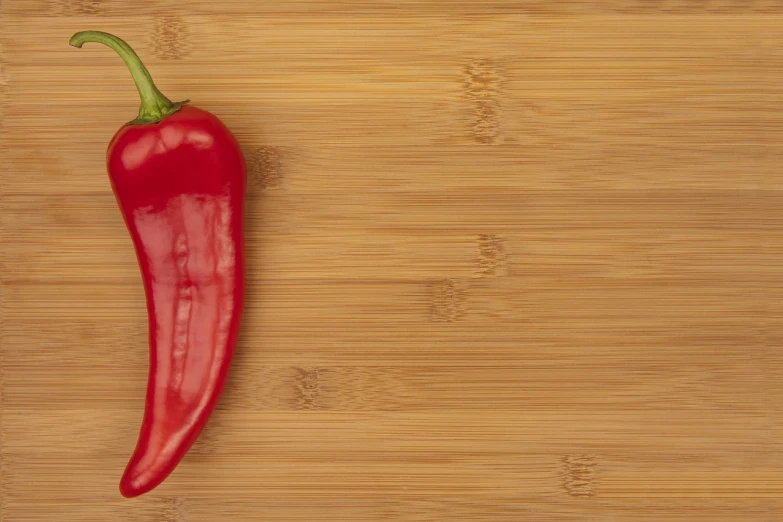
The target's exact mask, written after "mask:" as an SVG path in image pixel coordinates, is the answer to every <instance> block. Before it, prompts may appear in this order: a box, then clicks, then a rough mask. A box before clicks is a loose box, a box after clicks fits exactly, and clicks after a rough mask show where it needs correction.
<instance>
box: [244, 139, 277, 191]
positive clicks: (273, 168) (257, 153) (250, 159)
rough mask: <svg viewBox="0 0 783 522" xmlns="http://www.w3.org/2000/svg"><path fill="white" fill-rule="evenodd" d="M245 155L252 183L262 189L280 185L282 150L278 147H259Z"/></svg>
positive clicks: (249, 178)
mask: <svg viewBox="0 0 783 522" xmlns="http://www.w3.org/2000/svg"><path fill="white" fill-rule="evenodd" d="M245 156H246V159H247V174H248V180H249V181H250V184H251V185H253V186H255V187H259V188H261V189H269V188H277V187H279V186H280V183H281V176H280V151H279V150H278V148H277V147H257V148H255V149H253V150H251V151H250V152H248V153H247V154H246V155H245Z"/></svg>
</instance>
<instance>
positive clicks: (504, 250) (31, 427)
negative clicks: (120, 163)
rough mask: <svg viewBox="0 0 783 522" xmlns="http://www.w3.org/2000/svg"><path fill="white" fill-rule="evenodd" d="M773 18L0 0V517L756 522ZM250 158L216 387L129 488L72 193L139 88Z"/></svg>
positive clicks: (773, 451)
mask: <svg viewBox="0 0 783 522" xmlns="http://www.w3.org/2000/svg"><path fill="white" fill-rule="evenodd" d="M781 26H783V2H779V1H776V0H753V1H742V2H741V1H735V0H698V1H685V0H655V1H646V0H644V1H642V0H638V1H637V0H631V1H616V0H594V1H578V0H571V1H569V0H559V1H556V2H550V1H544V0H534V1H529V2H517V1H511V0H491V1H488V2H479V1H474V0H460V1H451V2H441V1H434V0H395V1H393V2H392V1H390V0H380V1H377V2H370V3H368V2H366V1H365V0H362V1H359V0H341V1H320V2H317V1H315V0H290V1H287V2H280V1H266V2H252V1H237V0H234V1H229V2H214V1H206V0H196V1H194V2H188V3H186V4H183V3H182V2H175V1H173V0H143V1H141V2H139V3H131V2H109V1H102V0H86V1H78V0H44V1H39V0H4V1H3V2H2V3H1V4H0V140H2V143H1V144H0V176H2V180H0V181H1V182H0V195H1V196H2V200H1V201H2V213H1V214H0V218H1V219H2V221H0V233H1V234H2V251H0V256H2V257H0V263H1V266H2V286H0V292H2V294H0V298H1V299H2V331H1V333H2V345H1V346H0V357H1V358H2V359H1V360H0V386H1V388H0V389H1V391H2V393H1V394H0V401H1V402H0V519H1V520H3V521H4V522H5V521H9V522H17V521H43V520H79V521H101V522H107V521H112V520H117V521H125V522H145V521H155V522H199V521H210V522H212V521H217V520H227V521H228V520H230V521H243V520H248V521H250V520H280V521H284V520H286V521H293V520H301V521H311V520H335V521H337V520H339V521H370V520H405V521H442V520H453V521H493V522H494V521H514V522H517V521H528V520H529V521H537V522H538V521H542V522H546V521H558V522H560V521H565V522H584V521H588V520H600V521H607V522H608V521H613V522H619V521H627V520H640V521H643V522H644V521H649V522H652V521H656V522H657V521H660V520H666V521H675V522H676V521H683V522H684V521H688V522H699V521H708V520H709V521H726V522H728V521H731V522H736V521H738V520H742V521H743V522H771V521H774V520H780V519H783V502H781V500H780V498H781V495H783V457H781V455H782V454H783V453H782V452H781V450H783V445H782V444H781V440H783V425H782V423H783V409H781V403H782V402H783V357H781V355H780V351H779V347H780V345H781V341H783V328H781V325H782V323H781V320H782V319H783V305H782V304H781V303H783V299H781V298H783V277H782V276H783V266H781V262H780V261H779V260H780V258H781V254H782V253H783V248H782V247H781V246H779V245H781V244H783V242H782V241H781V239H783V219H781V214H780V208H781V204H783V181H781V180H783V178H781V177H780V175H779V172H780V165H781V159H783V141H782V140H781V139H780V136H781V131H783V112H782V111H781V110H780V104H781V100H783V87H781V86H783V33H781V32H780V27H781ZM84 29H101V30H106V31H110V32H114V33H116V34H119V35H121V36H122V37H123V38H125V39H127V40H128V41H129V42H130V43H131V45H133V46H134V47H135V48H136V49H137V50H138V52H139V53H140V54H141V55H142V57H143V59H144V60H145V62H146V63H147V65H148V66H149V68H150V70H151V72H152V74H153V76H154V77H155V78H156V80H157V83H158V85H159V87H160V88H161V90H163V92H165V93H167V94H168V95H169V96H170V97H172V98H176V99H181V98H190V99H191V100H193V103H194V104H196V105H199V106H201V107H204V108H206V109H209V110H212V111H214V112H215V113H216V114H218V115H219V116H220V117H221V118H222V119H224V120H225V121H226V122H227V124H228V125H229V126H230V127H231V128H232V129H233V130H234V131H235V133H236V134H237V137H238V138H239V140H240V141H241V143H242V146H243V147H244V149H245V152H246V156H247V158H248V166H249V176H250V183H249V193H248V199H247V202H248V216H247V221H246V229H247V239H248V253H247V256H248V303H247V311H246V315H245V319H244V322H243V329H242V335H241V340H240V344H239V350H238V354H237V358H236V362H235V364H234V367H233V369H232V374H231V380H230V382H229V384H228V387H227V389H226V392H225V395H224V397H223V398H222V399H221V402H220V405H219V407H218V410H217V411H216V413H215V416H214V418H213V419H212V420H211V422H210V424H209V425H208V427H207V429H206V430H205V432H204V434H203V436H202V437H201V438H200V439H199V441H198V442H197V444H196V445H195V446H194V448H193V450H192V452H191V453H190V454H189V455H188V456H187V458H186V459H185V460H184V461H183V462H182V464H181V465H180V467H179V468H178V469H177V470H176V472H175V473H174V474H173V475H172V476H171V477H170V478H169V480H167V481H166V482H165V483H164V484H163V485H162V486H161V487H160V488H158V489H157V490H155V491H154V492H152V493H150V494H149V495H146V496H144V497H141V498H139V499H134V500H131V501H128V500H124V499H122V498H121V497H120V496H119V492H118V490H117V482H118V480H119V476H120V474H121V472H122V469H123V467H124V465H125V463H126V461H127V458H128V456H129V455H130V452H131V450H132V446H133V444H134V442H135V438H136V435H137V430H138V426H139V422H140V420H141V414H142V411H141V408H142V405H143V393H144V384H145V382H144V380H145V376H146V371H147V346H146V323H145V317H146V316H145V310H144V303H143V291H142V288H141V285H140V282H139V276H138V268H137V267H136V263H135V258H134V255H133V251H132V247H131V244H130V241H129V239H128V237H127V233H126V231H125V229H124V227H123V224H122V220H121V218H120V216H119V213H118V211H117V208H116V203H115V201H114V198H113V196H112V194H111V191H110V188H109V185H108V181H107V177H106V172H105V164H104V161H105V148H106V145H107V142H108V140H109V138H110V137H111V135H112V134H113V133H114V131H115V130H116V129H117V128H118V126H119V125H121V124H122V123H124V122H125V121H127V120H129V119H131V118H132V117H133V116H134V114H135V111H136V107H137V101H136V94H135V91H134V89H133V85H132V83H131V81H130V78H129V75H128V74H127V71H126V70H125V69H124V67H123V65H122V63H121V61H120V60H119V59H118V58H117V57H116V56H115V55H113V54H112V53H111V52H110V51H108V50H107V49H105V48H101V47H99V46H97V45H92V46H89V45H87V46H85V47H84V48H83V49H81V50H76V49H73V48H70V47H69V46H68V45H67V41H68V38H69V37H70V35H71V34H73V33H74V32H76V31H78V30H84Z"/></svg>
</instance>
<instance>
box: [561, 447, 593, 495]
mask: <svg viewBox="0 0 783 522" xmlns="http://www.w3.org/2000/svg"><path fill="white" fill-rule="evenodd" d="M594 478H595V456H594V455H566V456H565V457H564V458H563V488H564V489H565V490H566V493H568V494H569V495H571V496H572V497H592V496H593V481H594Z"/></svg>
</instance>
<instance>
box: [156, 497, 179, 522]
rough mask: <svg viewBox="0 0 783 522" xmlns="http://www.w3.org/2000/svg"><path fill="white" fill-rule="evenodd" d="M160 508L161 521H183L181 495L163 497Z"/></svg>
mask: <svg viewBox="0 0 783 522" xmlns="http://www.w3.org/2000/svg"><path fill="white" fill-rule="evenodd" d="M162 500H163V506H162V508H161V510H160V515H161V517H160V520H161V522H184V520H185V499H184V498H182V497H164V498H163V499H162Z"/></svg>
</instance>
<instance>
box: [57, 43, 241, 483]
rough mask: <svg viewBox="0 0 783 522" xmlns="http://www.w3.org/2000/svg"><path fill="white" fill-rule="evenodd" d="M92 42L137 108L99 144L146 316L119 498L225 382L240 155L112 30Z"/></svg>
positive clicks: (237, 286)
mask: <svg viewBox="0 0 783 522" xmlns="http://www.w3.org/2000/svg"><path fill="white" fill-rule="evenodd" d="M85 42H98V43H102V44H104V45H107V46H108V47H110V48H112V49H114V51H116V52H117V53H118V54H119V55H120V57H122V59H123V60H124V61H125V63H126V65H127V66H128V68H129V69H130V72H131V75H132V76H133V80H134V82H135V83H136V88H137V89H138V91H139V95H140V96H141V107H140V108H139V116H138V117H137V118H136V119H135V120H133V121H131V122H129V123H127V124H126V125H124V126H123V127H122V128H120V129H119V130H118V131H117V133H116V134H115V135H114V137H113V138H112V140H111V142H110V144H109V147H108V152H107V168H108V173H109V178H110V180H111V186H112V190H113V192H114V195H115V197H116V200H117V203H118V206H119V208H120V210H121V212H122V215H123V218H124V220H125V224H126V226H127V228H128V231H129V233H130V236H131V239H132V241H133V245H134V248H135V251H136V256H137V260H138V262H139V265H140V269H141V275H142V280H143V282H144V291H145V295H146V301H147V312H148V320H149V348H150V360H149V365H150V366H149V378H148V385H147V396H146V404H145V411H144V420H143V423H142V426H141V432H140V435H139V439H138V443H137V446H136V449H135V451H134V453H133V455H132V457H131V459H130V462H129V463H128V465H127V468H126V469H125V473H124V475H123V476H122V479H121V480H120V492H121V493H122V495H123V496H125V497H135V496H138V495H141V494H143V493H146V492H148V491H150V490H152V489H153V488H155V487H156V486H158V485H159V484H160V483H161V482H163V480H164V479H165V478H166V477H167V476H168V475H169V474H170V473H171V472H172V471H173V470H174V468H175V467H176V466H177V464H179V462H180V460H181V459H182V458H183V457H184V455H185V453H186V452H187V451H188V449H189V448H190V447H191V445H192V444H193V442H195V440H196V438H197V437H198V436H199V434H200V433H201V430H202V429H203V427H204V425H205V424H206V423H207V420H208V418H209V416H210V414H211V413H212V411H213V409H214V407H215V404H216V403H217V401H218V398H219V396H220V394H221V392H222V390H223V386H224V384H225V381H226V377H227V373H228V371H229V366H230V364H231V359H232V356H233V354H234V348H235V344H236V340H237V332H238V329H239V323H240V319H241V315H242V309H243V303H244V277H245V274H244V233H243V212H244V208H243V200H244V195H245V190H246V171H245V160H244V158H243V156H242V152H241V149H240V147H239V145H238V143H237V141H236V140H235V138H234V136H233V135H232V134H231V132H230V131H229V130H228V129H227V128H226V126H225V125H224V124H223V123H221V121H220V120H219V119H218V118H217V117H216V116H214V115H213V114H211V113H209V112H207V111H205V110H202V109H198V108H196V107H193V106H191V105H186V104H187V103H188V101H187V100H186V101H184V102H179V103H172V102H171V101H170V100H169V99H168V98H166V97H165V96H164V95H163V94H161V92H160V91H159V90H158V89H157V87H155V84H154V83H153V81H152V78H151V77H150V74H149V72H148V71H147V69H146V68H145V67H144V65H143V64H142V63H141V60H140V59H139V57H138V56H137V55H136V53H135V52H134V51H133V50H132V49H131V48H130V46H128V44H127V43H125V42H124V41H123V40H121V39H120V38H117V37H116V36H113V35H110V34H107V33H103V32H98V31H84V32H80V33H76V34H75V35H74V36H73V37H72V38H71V41H70V44H71V45H73V46H75V47H81V46H82V45H83V44H84V43H85Z"/></svg>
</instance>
